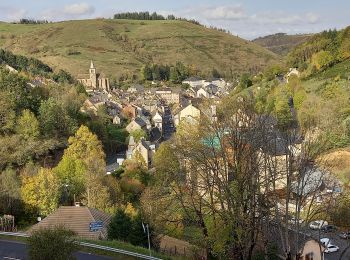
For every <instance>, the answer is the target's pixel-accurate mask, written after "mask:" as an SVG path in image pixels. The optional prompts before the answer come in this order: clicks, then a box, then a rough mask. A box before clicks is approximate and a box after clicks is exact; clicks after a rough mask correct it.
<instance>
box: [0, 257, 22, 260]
mask: <svg viewBox="0 0 350 260" xmlns="http://www.w3.org/2000/svg"><path fill="white" fill-rule="evenodd" d="M2 258H3V259H10V260H21V259H20V258H13V257H9V256H3V257H2Z"/></svg>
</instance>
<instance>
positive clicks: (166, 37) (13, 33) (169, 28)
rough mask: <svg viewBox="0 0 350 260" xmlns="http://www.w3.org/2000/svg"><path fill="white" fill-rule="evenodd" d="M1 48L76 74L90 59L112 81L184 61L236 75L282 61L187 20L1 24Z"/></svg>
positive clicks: (255, 45) (249, 44)
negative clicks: (152, 65)
mask: <svg viewBox="0 0 350 260" xmlns="http://www.w3.org/2000/svg"><path fill="white" fill-rule="evenodd" d="M0 46H1V47H2V48H4V49H7V50H10V51H13V52H14V53H15V54H22V55H27V56H32V57H36V58H39V59H40V60H42V61H43V62H45V63H47V64H48V65H50V66H52V67H53V68H54V69H65V70H67V71H69V72H71V73H72V74H73V75H77V74H79V73H86V72H87V69H88V68H89V65H90V60H94V62H95V66H96V67H97V68H98V71H100V72H101V71H102V72H104V74H105V75H106V76H109V77H118V76H120V75H129V76H130V75H132V74H136V75H138V72H139V70H140V69H141V67H142V65H143V64H146V63H162V64H175V63H176V62H177V61H182V62H183V63H185V64H188V65H193V66H194V67H195V68H197V69H199V70H201V71H203V72H208V71H211V70H212V69H213V68H216V69H218V70H219V71H222V72H225V73H227V74H232V73H241V72H246V71H250V70H259V69H261V68H264V67H265V66H266V65H269V64H272V63H278V62H280V58H279V56H278V55H276V54H274V53H272V52H270V51H268V50H266V49H264V48H263V47H261V46H258V45H257V44H254V43H251V42H249V41H246V40H243V39H241V38H238V37H236V36H232V35H229V34H226V33H223V32H219V31H216V30H213V29H207V28H205V27H203V26H200V25H195V24H192V23H189V22H185V21H138V20H110V19H97V20H82V21H67V22H59V23H49V24H39V25H24V24H8V23H0Z"/></svg>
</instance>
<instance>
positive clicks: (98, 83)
mask: <svg viewBox="0 0 350 260" xmlns="http://www.w3.org/2000/svg"><path fill="white" fill-rule="evenodd" d="M78 82H80V83H82V84H83V85H84V86H85V88H86V89H90V90H105V91H107V92H109V91H110V86H109V79H108V78H103V77H101V75H100V74H98V73H96V68H95V66H94V63H93V62H92V61H91V64H90V69H89V74H82V75H79V76H78Z"/></svg>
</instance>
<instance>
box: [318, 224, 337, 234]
mask: <svg viewBox="0 0 350 260" xmlns="http://www.w3.org/2000/svg"><path fill="white" fill-rule="evenodd" d="M336 230H337V228H336V226H334V225H324V226H322V227H321V231H323V232H326V233H328V232H335V231H336Z"/></svg>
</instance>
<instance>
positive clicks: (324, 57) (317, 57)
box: [311, 51, 333, 70]
mask: <svg viewBox="0 0 350 260" xmlns="http://www.w3.org/2000/svg"><path fill="white" fill-rule="evenodd" d="M311 62H312V64H313V65H314V66H315V67H316V69H317V70H322V69H324V68H326V67H329V66H330V65H331V64H332V62H333V56H332V54H331V52H329V51H320V52H318V53H315V54H314V55H312V58H311Z"/></svg>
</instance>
